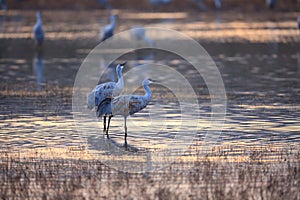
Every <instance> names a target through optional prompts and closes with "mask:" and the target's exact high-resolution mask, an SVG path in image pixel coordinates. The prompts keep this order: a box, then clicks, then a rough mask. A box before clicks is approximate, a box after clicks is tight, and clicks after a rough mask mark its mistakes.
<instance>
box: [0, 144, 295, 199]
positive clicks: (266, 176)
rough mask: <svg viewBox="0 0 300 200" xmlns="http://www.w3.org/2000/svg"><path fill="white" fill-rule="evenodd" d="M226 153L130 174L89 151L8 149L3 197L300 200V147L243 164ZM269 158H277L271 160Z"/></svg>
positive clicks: (0, 164)
mask: <svg viewBox="0 0 300 200" xmlns="http://www.w3.org/2000/svg"><path fill="white" fill-rule="evenodd" d="M224 152H228V147H218V148H214V149H212V150H211V152H208V153H207V154H206V155H205V156H198V157H197V160H195V161H193V162H182V161H178V162H175V163H173V164H171V165H170V166H168V167H166V168H164V169H162V170H160V171H154V172H147V173H126V172H120V171H116V170H114V169H111V168H109V167H108V166H105V165H104V164H103V163H102V162H101V161H100V160H97V159H95V158H93V157H92V156H90V155H89V153H88V151H87V150H85V149H75V148H69V149H65V150H64V151H57V150H55V149H52V150H51V149H48V150H44V151H41V150H32V151H31V153H30V152H23V153H22V152H10V151H9V150H8V151H3V152H2V153H1V158H0V171H1V174H0V178H1V180H2V181H1V186H0V194H1V198H2V199H10V198H22V199H24V198H31V199H32V198H34V199H66V198H67V199H70V198H71V199H95V198H112V199H140V198H143V199H178V198H179V199H187V198H188V199H195V198H197V199H199V198H200V199H282V198H286V199H299V197H300V192H299V185H300V149H299V148H297V147H285V148H278V149H277V148H272V147H271V146H269V147H266V148H261V149H254V148H249V149H245V151H244V153H241V154H240V155H239V156H246V157H247V159H241V160H240V161H238V160H233V159H231V156H230V155H229V154H226V153H224ZM243 154H244V155H243ZM269 154H273V155H275V156H273V160H272V161H270V160H268V159H266V158H267V157H268V156H269ZM59 156H61V158H59ZM233 157H235V156H233Z"/></svg>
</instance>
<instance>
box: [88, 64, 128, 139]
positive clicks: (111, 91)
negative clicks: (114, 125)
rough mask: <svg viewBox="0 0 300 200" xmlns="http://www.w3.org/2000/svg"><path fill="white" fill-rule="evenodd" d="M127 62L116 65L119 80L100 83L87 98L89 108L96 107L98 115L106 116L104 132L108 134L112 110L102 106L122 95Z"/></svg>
mask: <svg viewBox="0 0 300 200" xmlns="http://www.w3.org/2000/svg"><path fill="white" fill-rule="evenodd" d="M125 64H126V63H123V64H119V65H117V67H116V73H117V76H118V81H117V82H106V83H102V84H100V85H97V86H96V87H95V88H94V89H93V91H92V92H90V93H89V94H88V98H87V105H88V108H89V109H94V108H95V109H96V112H97V116H98V117H100V118H101V117H102V116H103V118H104V121H103V132H106V134H107V135H108V129H109V124H110V120H111V118H112V115H111V111H110V110H107V109H105V108H102V106H103V105H104V104H105V103H106V102H107V101H108V100H109V99H111V98H113V97H115V96H118V95H120V93H121V92H122V90H123V88H124V81H123V75H122V70H123V68H124V66H125ZM107 116H108V126H107V129H106V117H107Z"/></svg>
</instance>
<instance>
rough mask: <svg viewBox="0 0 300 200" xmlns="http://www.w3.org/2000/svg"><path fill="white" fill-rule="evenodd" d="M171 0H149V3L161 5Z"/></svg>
mask: <svg viewBox="0 0 300 200" xmlns="http://www.w3.org/2000/svg"><path fill="white" fill-rule="evenodd" d="M170 2H171V0H149V3H150V4H152V5H163V4H168V3H170Z"/></svg>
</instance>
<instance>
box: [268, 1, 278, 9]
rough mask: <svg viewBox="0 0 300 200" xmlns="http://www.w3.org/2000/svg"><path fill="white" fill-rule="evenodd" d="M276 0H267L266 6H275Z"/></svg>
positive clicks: (271, 7)
mask: <svg viewBox="0 0 300 200" xmlns="http://www.w3.org/2000/svg"><path fill="white" fill-rule="evenodd" d="M276 1H277V0H267V2H266V3H267V6H268V7H269V8H270V9H273V8H274V7H275V4H276Z"/></svg>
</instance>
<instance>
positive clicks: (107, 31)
mask: <svg viewBox="0 0 300 200" xmlns="http://www.w3.org/2000/svg"><path fill="white" fill-rule="evenodd" d="M115 25H116V16H115V15H111V16H110V24H108V25H106V26H105V27H104V28H103V30H102V33H101V42H102V41H104V40H106V39H108V38H110V37H112V36H113V35H114V30H115Z"/></svg>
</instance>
